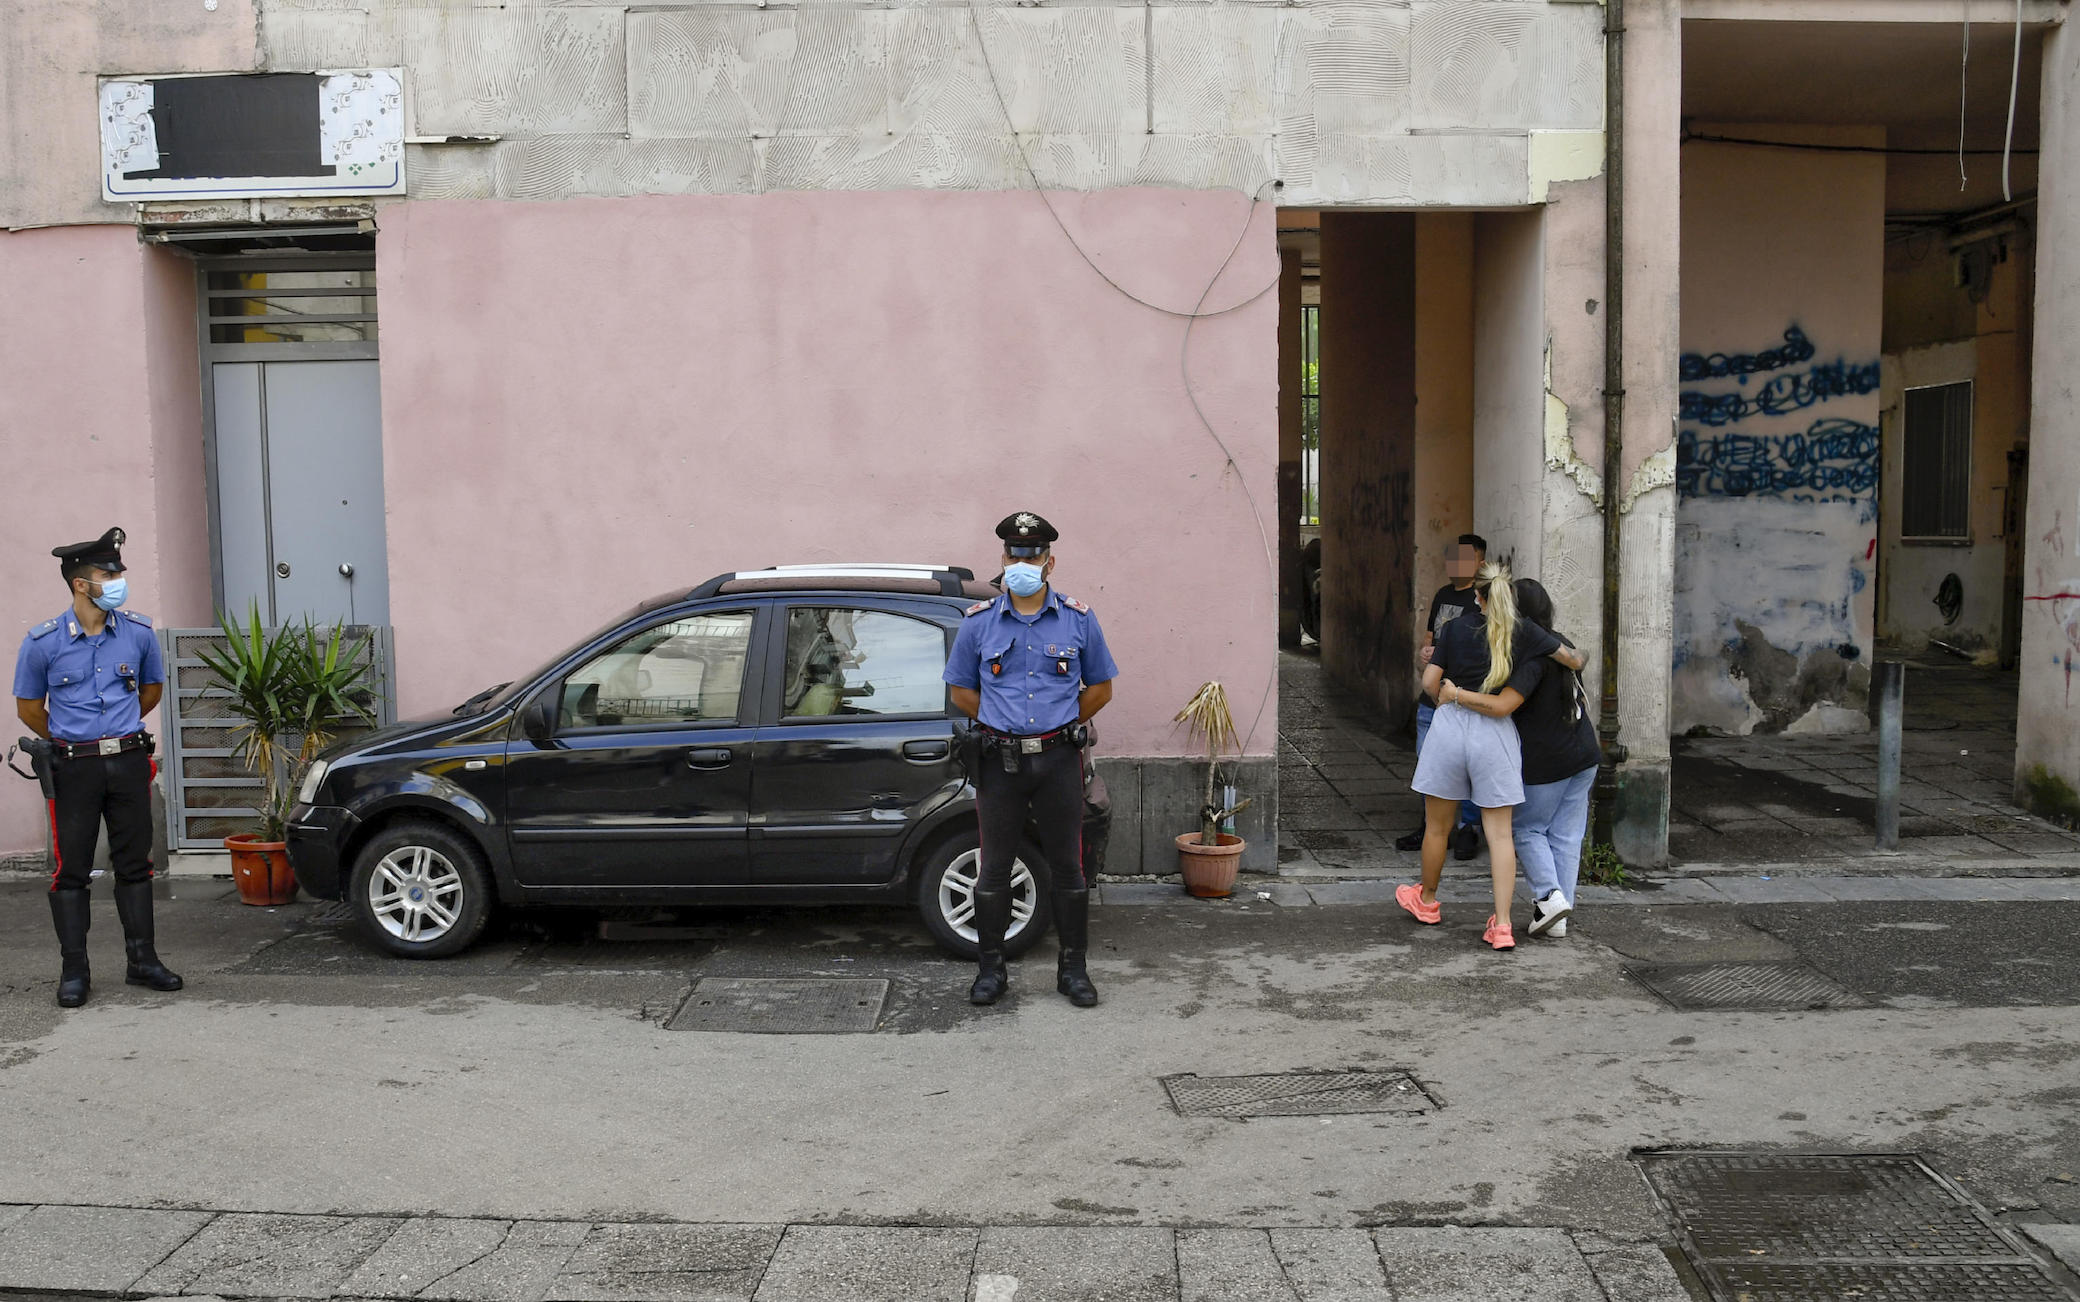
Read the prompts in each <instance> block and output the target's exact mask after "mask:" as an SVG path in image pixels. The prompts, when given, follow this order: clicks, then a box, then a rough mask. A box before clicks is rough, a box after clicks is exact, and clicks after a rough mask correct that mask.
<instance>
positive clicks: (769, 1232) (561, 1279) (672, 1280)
mask: <svg viewBox="0 0 2080 1302" xmlns="http://www.w3.org/2000/svg"><path fill="white" fill-rule="evenodd" d="M781 1229H782V1227H780V1226H777V1225H595V1226H593V1227H592V1232H591V1233H590V1234H587V1235H586V1236H585V1239H584V1241H583V1242H581V1243H580V1244H579V1245H578V1247H577V1250H576V1251H574V1252H572V1253H571V1255H570V1258H569V1259H568V1260H567V1261H565V1262H564V1264H563V1269H562V1270H561V1271H558V1272H557V1275H556V1282H555V1283H554V1284H552V1285H550V1288H549V1292H550V1295H551V1296H552V1297H555V1298H558V1299H563V1300H564V1302H750V1299H751V1297H752V1295H753V1294H754V1293H756V1292H757V1290H758V1284H759V1279H760V1277H761V1276H762V1275H763V1274H764V1273H765V1267H766V1263H767V1262H768V1261H770V1260H771V1259H772V1256H773V1250H774V1249H775V1248H777V1247H779V1246H780V1235H781Z"/></svg>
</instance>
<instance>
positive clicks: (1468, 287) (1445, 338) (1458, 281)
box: [1408, 212, 1476, 645]
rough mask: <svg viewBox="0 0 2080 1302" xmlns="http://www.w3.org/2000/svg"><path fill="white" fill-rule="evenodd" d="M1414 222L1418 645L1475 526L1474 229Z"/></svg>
mask: <svg viewBox="0 0 2080 1302" xmlns="http://www.w3.org/2000/svg"><path fill="white" fill-rule="evenodd" d="M1475 217H1476V214H1474V213H1465V212H1449V213H1421V214H1418V215H1417V217H1416V447H1415V506H1414V512H1415V521H1416V559H1415V572H1414V576H1413V579H1412V583H1411V587H1412V590H1413V594H1414V597H1415V601H1414V603H1413V604H1412V606H1411V607H1410V609H1409V612H1408V614H1409V618H1408V631H1409V636H1410V637H1412V638H1414V639H1415V640H1416V642H1417V643H1418V644H1419V645H1420V644H1421V642H1422V637H1423V622H1424V620H1425V619H1427V618H1428V617H1429V614H1430V594H1431V593H1433V592H1435V591H1437V589H1438V586H1439V585H1440V584H1442V583H1444V581H1445V573H1444V562H1445V556H1446V554H1447V553H1448V552H1449V551H1450V549H1451V547H1452V545H1453V544H1454V543H1456V542H1457V541H1458V538H1459V535H1460V534H1462V533H1467V532H1469V531H1471V530H1472V529H1473V527H1474V525H1473V455H1474V452H1473V449H1474V439H1473V412H1474V378H1473V312H1474V308H1473V266H1474V263H1473V224H1474V220H1475Z"/></svg>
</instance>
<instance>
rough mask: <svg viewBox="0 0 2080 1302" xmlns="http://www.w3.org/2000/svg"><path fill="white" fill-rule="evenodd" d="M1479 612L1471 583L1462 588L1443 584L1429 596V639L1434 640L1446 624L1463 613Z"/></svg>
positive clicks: (1478, 605) (1478, 604)
mask: <svg viewBox="0 0 2080 1302" xmlns="http://www.w3.org/2000/svg"><path fill="white" fill-rule="evenodd" d="M1480 613H1481V606H1480V602H1479V601H1478V600H1476V599H1475V598H1474V595H1473V585H1472V584H1470V583H1469V584H1467V585H1466V586H1465V587H1463V588H1455V587H1453V586H1452V585H1451V584H1449V583H1447V584H1445V585H1444V586H1443V587H1441V588H1439V589H1438V590H1437V595H1436V596H1434V597H1432V598H1430V623H1429V624H1428V625H1427V627H1428V628H1429V630H1430V638H1431V641H1433V642H1435V641H1436V640H1437V639H1438V638H1439V637H1440V636H1442V635H1443V633H1444V626H1445V625H1446V624H1449V623H1451V622H1452V621H1453V620H1455V619H1458V618H1460V617H1461V616H1464V615H1478V614H1480Z"/></svg>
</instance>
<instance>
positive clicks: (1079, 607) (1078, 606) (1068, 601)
mask: <svg viewBox="0 0 2080 1302" xmlns="http://www.w3.org/2000/svg"><path fill="white" fill-rule="evenodd" d="M1062 604H1063V605H1064V606H1067V607H1068V608H1069V609H1071V610H1076V611H1081V612H1083V613H1084V614H1086V615H1088V614H1090V613H1091V608H1090V607H1089V606H1086V605H1084V604H1083V603H1082V602H1080V601H1078V600H1077V599H1076V598H1074V597H1063V598H1062Z"/></svg>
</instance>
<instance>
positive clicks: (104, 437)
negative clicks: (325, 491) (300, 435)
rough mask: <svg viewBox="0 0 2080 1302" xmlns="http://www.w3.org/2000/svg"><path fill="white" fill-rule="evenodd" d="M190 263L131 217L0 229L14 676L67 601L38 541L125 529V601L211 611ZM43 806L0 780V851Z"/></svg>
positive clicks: (0, 386) (6, 609) (2, 428)
mask: <svg viewBox="0 0 2080 1302" xmlns="http://www.w3.org/2000/svg"><path fill="white" fill-rule="evenodd" d="M188 266H189V264H187V263H185V262H183V261H181V260H180V259H178V258H177V257H175V256H174V255H172V254H168V253H163V252H159V251H150V252H148V251H146V250H144V249H142V248H140V247H139V245H138V242H137V232H136V231H135V230H133V229H131V228H129V227H120V226H97V227H73V228H68V229H59V230H41V231H21V232H15V233H0V286H5V289H6V294H7V299H8V301H9V302H10V303H13V304H15V305H17V306H19V305H22V304H30V305H33V309H34V310H17V311H10V312H6V313H0V437H4V438H5V439H6V441H7V484H8V486H9V490H10V491H9V493H8V509H7V510H6V511H5V512H0V557H4V558H6V562H7V563H6V564H5V565H4V566H0V642H5V644H6V646H7V652H6V654H7V666H8V678H9V681H10V682H12V680H13V676H14V656H15V651H16V648H18V647H19V645H20V642H21V638H22V635H23V634H24V633H26V632H27V631H28V630H29V629H30V628H31V627H33V626H35V625H36V624H39V623H41V622H43V621H44V620H46V619H49V618H50V617H51V616H53V615H55V614H57V613H58V612H59V611H61V610H63V609H64V608H65V606H66V604H67V599H66V596H65V589H64V586H63V584H62V583H61V581H60V580H59V578H58V563H57V561H55V560H53V559H52V558H51V557H50V555H49V552H50V549H51V548H52V547H54V546H57V545H58V544H60V543H68V542H78V541H79V540H81V539H83V538H92V537H94V536H96V535H97V534H99V533H100V532H101V531H102V530H104V529H106V528H108V527H109V526H110V525H121V526H122V527H123V528H124V529H125V530H126V531H127V532H128V533H129V535H130V540H131V541H130V545H129V546H128V547H127V548H125V549H124V559H125V561H127V562H128V564H129V567H130V590H131V593H132V597H131V602H130V604H131V606H132V608H134V609H136V610H139V611H142V612H144V613H145V614H147V615H150V616H152V617H153V619H154V622H157V623H166V622H169V621H171V622H182V621H190V620H194V619H198V618H202V617H205V616H206V615H207V613H208V609H209V553H208V542H207V532H206V529H207V526H206V523H205V522H204V520H203V512H204V499H203V496H202V459H201V447H202V416H201V407H200V404H199V402H198V401H196V400H195V393H196V387H197V384H198V380H197V378H196V377H197V364H196V361H195V326H194V317H193V313H194V290H193V280H192V273H191V272H190V271H189V270H188ZM198 585H199V586H198ZM9 714H10V717H11V716H12V710H11V709H10V711H9ZM6 735H7V737H8V738H10V739H11V738H12V737H14V736H16V735H18V732H10V733H8V734H6ZM42 820H43V813H42V809H41V807H40V802H39V801H38V799H37V795H36V789H35V788H34V787H33V786H31V785H29V784H28V783H26V782H18V781H13V780H10V781H9V782H8V783H7V784H5V785H4V786H0V854H17V853H22V852H27V851H38V850H40V849H41V847H42V844H43V821H42Z"/></svg>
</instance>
